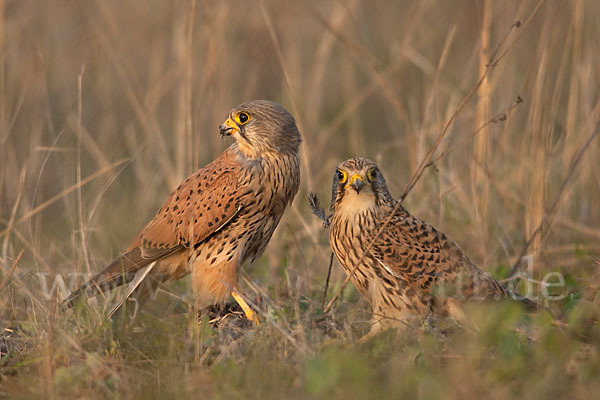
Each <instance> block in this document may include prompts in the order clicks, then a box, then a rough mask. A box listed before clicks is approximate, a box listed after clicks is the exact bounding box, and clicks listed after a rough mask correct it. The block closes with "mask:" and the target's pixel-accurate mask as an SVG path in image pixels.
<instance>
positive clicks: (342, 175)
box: [336, 169, 348, 183]
mask: <svg viewBox="0 0 600 400" xmlns="http://www.w3.org/2000/svg"><path fill="white" fill-rule="evenodd" d="M336 176H337V178H338V181H339V182H340V183H344V182H346V179H348V174H346V171H342V170H339V169H338V170H337V171H336Z"/></svg>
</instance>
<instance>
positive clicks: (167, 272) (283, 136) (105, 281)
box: [65, 100, 302, 322]
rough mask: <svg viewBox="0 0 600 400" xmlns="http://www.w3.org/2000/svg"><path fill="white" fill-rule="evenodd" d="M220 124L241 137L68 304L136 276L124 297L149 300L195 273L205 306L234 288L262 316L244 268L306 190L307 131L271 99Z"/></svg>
mask: <svg viewBox="0 0 600 400" xmlns="http://www.w3.org/2000/svg"><path fill="white" fill-rule="evenodd" d="M219 130H220V134H221V137H224V136H233V137H234V138H235V142H234V143H233V144H232V145H231V146H229V147H228V148H227V149H226V150H225V151H224V152H223V153H222V154H221V155H220V156H219V157H217V159H215V160H214V161H213V162H211V163H210V164H208V165H207V166H205V167H204V168H201V169H200V170H198V171H196V172H195V173H193V174H192V175H191V176H189V177H188V178H187V179H186V180H184V181H183V183H181V185H179V187H178V188H177V189H175V190H174V191H173V193H171V195H170V196H169V198H168V199H167V200H166V201H165V203H164V204H163V206H162V207H161V208H160V209H159V210H158V212H157V213H156V215H155V216H154V218H152V220H151V221H150V222H149V223H148V224H147V225H146V226H145V227H144V228H143V229H142V230H141V232H140V233H139V234H138V235H137V238H136V239H135V240H134V241H133V243H132V244H131V245H130V246H129V247H128V248H127V250H125V252H124V253H123V254H122V255H120V256H119V257H118V258H117V259H116V260H114V261H113V262H112V263H111V264H110V265H108V267H106V268H105V269H104V270H103V271H102V272H100V273H99V274H98V275H96V276H94V277H93V278H92V279H91V280H90V281H89V282H87V283H85V284H84V285H83V286H82V287H80V288H79V289H77V290H76V291H75V292H73V293H72V294H71V296H69V298H68V299H67V300H66V301H65V302H66V304H67V305H69V306H71V305H73V304H74V302H75V300H76V299H77V298H78V297H79V296H81V295H82V294H84V293H88V294H94V293H97V292H100V291H106V290H110V289H112V288H114V287H117V286H119V285H123V284H127V283H130V282H132V283H130V286H129V287H130V288H131V290H130V291H129V292H133V293H126V294H125V296H124V297H129V295H131V294H133V298H134V299H135V300H137V303H138V304H137V305H141V304H142V303H143V302H144V300H145V299H146V298H147V297H148V296H149V294H151V292H152V291H153V290H156V287H157V285H158V284H160V283H162V282H165V281H169V280H174V279H179V278H182V277H183V276H185V275H187V274H191V281H192V289H193V292H194V297H195V299H196V303H197V305H198V307H201V308H203V307H206V306H208V305H212V304H218V303H222V302H224V301H225V300H226V299H227V298H228V296H229V295H230V294H231V295H232V296H233V297H234V299H235V300H236V301H237V302H238V303H239V304H240V306H241V307H242V309H243V310H244V312H245V314H246V316H247V317H248V319H250V320H254V321H255V322H257V321H258V320H257V318H256V316H255V315H254V313H253V311H252V310H251V309H250V307H248V305H247V304H246V302H245V301H244V300H243V298H242V296H241V294H240V291H239V289H238V272H239V270H240V267H241V266H242V265H243V264H245V263H248V264H252V263H253V262H254V261H255V260H256V259H257V258H258V257H260V255H261V254H262V253H263V251H264V250H265V247H266V246H267V243H268V242H269V240H270V239H271V236H272V235H273V231H274V230H275V228H276V227H277V224H278V223H279V220H280V219H281V216H282V215H283V212H284V210H285V208H286V206H288V205H289V204H290V203H291V202H292V200H293V199H294V196H295V195H296V192H297V191H298V186H299V184H300V160H299V147H300V143H301V141H302V138H301V135H300V132H299V131H298V128H297V127H296V122H295V121H294V118H293V117H292V116H291V115H290V114H289V113H288V112H287V111H286V110H285V109H284V108H283V107H282V106H280V105H279V104H276V103H274V102H271V101H265V100H255V101H251V102H248V103H244V104H240V105H238V106H236V107H235V108H234V109H233V110H232V111H231V112H230V113H229V115H228V117H227V119H226V120H225V122H223V124H222V125H220V126H219ZM141 282H143V284H140V283H141ZM115 311H116V309H113V311H111V313H110V314H109V315H112V314H114V312H115Z"/></svg>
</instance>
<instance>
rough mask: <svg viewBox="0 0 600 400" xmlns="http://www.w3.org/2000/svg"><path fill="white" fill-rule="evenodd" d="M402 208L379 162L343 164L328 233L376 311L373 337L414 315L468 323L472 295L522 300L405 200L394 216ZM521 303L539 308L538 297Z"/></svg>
mask: <svg viewBox="0 0 600 400" xmlns="http://www.w3.org/2000/svg"><path fill="white" fill-rule="evenodd" d="M396 205H397V201H396V200H395V199H394V198H393V197H392V196H391V195H390V192H389V190H388V188H387V185H386V183H385V179H384V178H383V175H382V174H381V172H380V170H379V168H378V167H377V165H376V164H375V163H374V162H373V161H371V160H368V159H365V158H352V159H349V160H346V161H344V162H342V163H341V164H339V166H338V168H337V170H336V173H335V175H334V179H333V188H332V200H331V209H332V211H333V214H332V216H331V219H330V221H331V225H330V229H329V238H330V243H331V247H332V249H333V252H334V253H335V255H336V257H337V259H338V260H339V261H340V263H341V264H342V267H343V268H344V270H345V271H346V274H350V273H351V272H352V271H354V273H353V274H352V276H351V281H352V283H353V284H354V286H355V287H356V288H357V289H358V291H359V292H360V293H362V294H363V295H364V296H365V297H366V298H367V299H368V301H369V302H370V304H371V306H372V308H373V319H372V326H371V332H370V333H371V334H373V333H376V332H378V331H379V330H381V329H382V328H387V327H405V326H406V323H407V322H408V320H410V319H413V318H414V317H421V318H422V317H427V316H440V317H443V316H447V315H451V316H453V317H454V318H456V319H457V320H462V319H463V318H464V316H463V313H462V311H461V308H460V303H461V302H462V301H465V300H483V299H489V298H498V299H499V298H505V297H516V296H514V293H513V292H511V291H509V290H508V289H507V288H506V287H504V286H503V285H502V284H500V283H499V282H497V281H496V280H495V279H493V278H492V277H491V276H489V274H487V273H485V272H484V271H482V270H481V269H479V268H478V267H477V266H476V265H475V264H473V263H472V262H471V260H470V259H469V257H467V255H465V254H464V253H463V251H462V250H461V249H460V247H458V245H457V244H456V243H455V242H453V241H452V240H450V239H449V238H448V237H446V235H444V234H443V233H442V232H440V231H438V230H437V229H435V228H434V227H433V226H431V225H429V224H428V223H426V222H424V221H422V220H420V219H418V218H416V217H414V216H412V215H411V214H409V213H408V211H407V210H406V209H405V208H404V207H402V206H400V205H398V207H397V208H396V211H395V212H394V213H393V214H392V212H393V211H394V208H395V207H396ZM390 215H391V219H390V221H389V224H388V225H387V226H386V227H385V229H384V231H383V232H382V233H381V235H380V236H379V237H378V238H377V239H376V240H375V241H374V243H373V245H372V247H371V249H370V250H369V252H368V253H367V254H365V250H366V249H367V246H368V245H369V243H370V242H371V241H372V240H373V239H374V238H375V236H376V234H377V232H378V231H379V230H380V228H381V226H382V225H383V224H384V221H385V220H386V219H387V218H388V217H389V216H390ZM361 258H362V262H360V264H358V262H359V260H360V259H361ZM357 264H358V266H357ZM355 268H356V269H355ZM519 300H520V301H522V302H523V303H525V304H526V305H527V306H528V307H530V308H535V303H534V302H532V301H530V300H528V299H525V298H519Z"/></svg>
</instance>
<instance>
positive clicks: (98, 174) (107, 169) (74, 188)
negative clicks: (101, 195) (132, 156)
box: [0, 158, 127, 237]
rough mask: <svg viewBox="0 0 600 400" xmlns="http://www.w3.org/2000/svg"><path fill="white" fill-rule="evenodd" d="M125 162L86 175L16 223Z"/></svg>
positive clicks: (124, 159) (5, 231) (3, 233)
mask: <svg viewBox="0 0 600 400" xmlns="http://www.w3.org/2000/svg"><path fill="white" fill-rule="evenodd" d="M126 161H127V159H126V158H123V159H120V160H119V161H116V162H114V163H112V164H110V165H107V166H106V167H104V168H101V169H100V170H98V171H96V172H94V173H93V174H91V175H88V176H87V177H85V178H84V179H82V180H81V181H80V182H78V183H75V184H74V185H71V186H70V187H68V188H67V189H65V190H63V191H62V192H60V193H59V194H57V195H56V196H54V197H52V198H51V199H48V200H46V201H45V202H43V203H42V204H40V205H39V206H37V207H36V208H34V209H33V210H31V211H29V212H28V213H27V214H25V215H23V216H22V217H21V218H19V220H18V221H17V223H21V222H24V221H26V220H27V219H29V218H31V217H33V216H34V215H35V214H37V213H39V212H40V211H42V210H44V209H45V208H47V207H48V206H50V205H51V204H52V203H54V202H56V201H58V200H60V199H62V198H63V197H65V196H66V195H68V194H69V193H71V192H73V191H74V190H77V189H78V188H80V187H81V186H83V185H85V184H87V183H89V182H91V181H93V180H94V179H96V178H98V177H99V176H101V175H103V174H105V173H107V172H109V171H111V170H113V169H114V168H116V167H118V166H119V165H121V164H123V163H124V162H126ZM9 230H10V228H6V229H4V230H3V231H2V232H0V237H3V236H4V235H6V234H7V233H8V231H9Z"/></svg>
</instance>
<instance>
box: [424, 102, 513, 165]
mask: <svg viewBox="0 0 600 400" xmlns="http://www.w3.org/2000/svg"><path fill="white" fill-rule="evenodd" d="M522 102H523V99H522V98H521V96H517V97H516V98H515V101H514V102H513V104H512V105H511V106H510V107H508V108H507V109H506V110H504V111H502V112H499V113H498V114H496V115H494V116H493V117H492V118H490V119H489V120H487V122H486V123H484V124H483V125H481V126H480V127H479V128H477V129H476V130H475V132H473V134H472V135H471V136H468V137H466V138H464V139H462V140H460V141H458V142H457V143H455V144H454V145H453V146H451V147H450V148H448V149H447V150H445V151H442V152H441V153H440V154H439V155H438V156H437V157H435V158H434V159H432V160H431V161H429V163H427V165H426V167H431V166H432V165H434V164H435V163H436V162H438V161H439V160H440V159H441V158H443V157H445V156H446V155H448V154H450V153H452V152H453V151H454V150H456V148H458V147H460V146H462V145H463V144H465V143H466V142H468V141H469V140H471V139H473V138H474V137H475V136H477V135H478V134H479V133H480V132H481V131H482V130H483V129H485V127H486V126H488V125H490V124H495V123H498V122H503V121H506V119H507V118H508V115H509V114H510V113H511V112H512V111H513V110H514V109H515V108H517V107H518V105H519V104H521V103H522Z"/></svg>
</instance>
